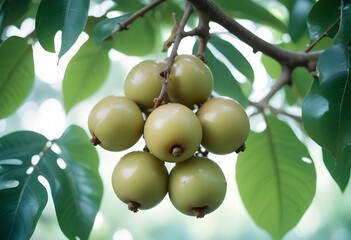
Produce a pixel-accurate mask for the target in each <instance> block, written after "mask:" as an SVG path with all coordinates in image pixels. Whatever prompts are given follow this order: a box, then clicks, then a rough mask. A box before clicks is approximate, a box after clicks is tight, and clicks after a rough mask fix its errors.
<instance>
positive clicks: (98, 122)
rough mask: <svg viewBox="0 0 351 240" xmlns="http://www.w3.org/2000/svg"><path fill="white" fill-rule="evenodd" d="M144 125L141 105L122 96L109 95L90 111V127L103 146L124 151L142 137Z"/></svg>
mask: <svg viewBox="0 0 351 240" xmlns="http://www.w3.org/2000/svg"><path fill="white" fill-rule="evenodd" d="M143 127H144V119H143V115H142V113H141V111H140V109H139V107H138V106H137V105H136V104H135V103H134V102H133V101H132V100H130V99H128V98H126V97H122V96H108V97H105V98H103V99H102V100H100V101H99V102H98V103H97V104H96V105H95V106H94V107H93V108H92V110H91V111H90V113H89V116H88V128H89V131H90V133H91V134H92V136H93V137H94V136H95V137H96V138H97V139H98V140H99V142H100V143H99V144H100V146H101V147H102V148H104V149H106V150H109V151H123V150H126V149H128V148H130V147H131V146H133V145H134V144H135V143H136V142H137V141H138V140H139V138H140V137H141V135H142V132H143Z"/></svg>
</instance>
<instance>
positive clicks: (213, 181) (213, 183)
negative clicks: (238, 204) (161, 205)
mask: <svg viewBox="0 0 351 240" xmlns="http://www.w3.org/2000/svg"><path fill="white" fill-rule="evenodd" d="M226 191H227V182H226V179H225V176H224V174H223V172H222V170H221V168H220V167H219V166H218V165H217V164H216V163H215V162H213V161H212V160H210V159H208V158H205V157H195V156H194V157H192V158H190V159H188V160H186V161H183V162H180V163H177V164H176V166H175V167H174V168H173V169H172V170H171V172H170V175H169V183H168V192H169V198H170V200H171V202H172V204H173V205H174V207H175V208H176V209H178V211H180V212H181V213H184V214H186V215H189V216H196V217H198V218H199V217H203V216H204V215H205V214H208V213H210V212H213V211H214V210H216V209H217V208H218V207H219V206H220V205H221V204H222V202H223V200H224V197H225V194H226Z"/></svg>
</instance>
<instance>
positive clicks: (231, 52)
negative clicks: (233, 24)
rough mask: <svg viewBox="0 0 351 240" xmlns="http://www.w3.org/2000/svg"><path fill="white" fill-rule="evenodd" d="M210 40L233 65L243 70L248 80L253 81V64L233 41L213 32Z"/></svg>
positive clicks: (240, 70)
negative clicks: (230, 41)
mask: <svg viewBox="0 0 351 240" xmlns="http://www.w3.org/2000/svg"><path fill="white" fill-rule="evenodd" d="M209 42H210V43H211V44H212V45H213V46H214V47H215V48H216V49H217V50H218V51H219V52H220V53H221V54H223V56H225V57H226V58H227V59H228V61H229V62H230V63H231V64H233V66H234V67H235V68H236V69H237V70H238V71H239V72H241V73H242V74H243V75H244V76H245V77H246V78H247V80H249V81H250V82H253V80H254V78H255V75H254V71H253V69H252V67H251V64H250V63H249V61H247V59H246V58H245V57H244V56H243V55H242V54H241V52H240V51H238V49H236V48H235V47H234V46H233V45H232V44H231V43H229V42H227V41H225V40H223V39H221V38H220V37H219V36H218V35H217V34H212V35H211V38H210V40H209Z"/></svg>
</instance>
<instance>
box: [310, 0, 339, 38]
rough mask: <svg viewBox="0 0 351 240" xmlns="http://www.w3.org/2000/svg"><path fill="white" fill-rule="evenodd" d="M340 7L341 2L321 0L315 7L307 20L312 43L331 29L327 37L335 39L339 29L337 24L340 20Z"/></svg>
mask: <svg viewBox="0 0 351 240" xmlns="http://www.w3.org/2000/svg"><path fill="white" fill-rule="evenodd" d="M339 7H340V1H335V0H319V1H317V2H316V3H315V4H314V5H313V7H312V9H311V11H310V14H309V16H308V20H307V26H308V32H309V36H310V39H311V42H314V41H316V40H317V39H318V38H319V37H320V36H322V35H323V34H324V33H325V32H326V31H327V30H328V29H329V28H330V27H332V29H330V31H328V35H327V36H328V37H330V38H333V37H334V35H335V34H336V32H337V29H338V26H337V25H335V23H336V22H338V21H339V19H340V10H339ZM333 26H334V27H333Z"/></svg>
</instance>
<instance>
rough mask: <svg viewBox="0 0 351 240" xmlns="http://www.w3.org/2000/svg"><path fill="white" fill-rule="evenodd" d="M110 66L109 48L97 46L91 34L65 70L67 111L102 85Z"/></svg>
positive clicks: (64, 83)
mask: <svg viewBox="0 0 351 240" xmlns="http://www.w3.org/2000/svg"><path fill="white" fill-rule="evenodd" d="M109 66H110V59H109V57H108V49H105V48H103V47H102V46H97V45H96V43H95V40H94V38H93V36H90V37H89V39H88V41H87V42H85V43H84V44H83V46H82V47H81V48H80V49H79V51H78V52H77V54H76V55H75V56H74V57H73V58H72V60H71V61H70V63H69V65H68V66H67V69H66V72H65V76H64V79H63V102H64V106H65V109H66V111H67V112H69V111H70V110H71V109H72V107H73V106H74V105H76V104H77V103H79V102H81V101H82V100H84V99H86V98H88V97H90V96H91V95H92V94H93V93H95V92H96V91H97V90H98V89H99V88H100V87H101V86H102V84H103V83H104V82H105V80H106V78H107V75H108V71H109Z"/></svg>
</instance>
